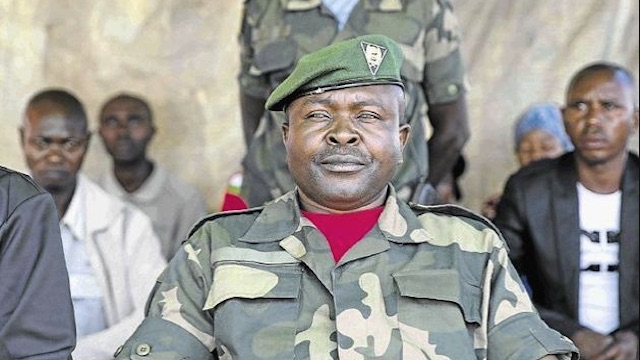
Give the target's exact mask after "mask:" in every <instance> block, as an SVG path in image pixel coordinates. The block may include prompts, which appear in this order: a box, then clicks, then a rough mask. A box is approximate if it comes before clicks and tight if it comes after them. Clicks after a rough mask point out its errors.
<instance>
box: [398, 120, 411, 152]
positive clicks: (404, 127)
mask: <svg viewBox="0 0 640 360" xmlns="http://www.w3.org/2000/svg"><path fill="white" fill-rule="evenodd" d="M398 135H399V136H400V145H402V150H404V147H405V145H407V142H408V141H409V137H410V136H411V125H409V124H401V125H400V128H399V129H398Z"/></svg>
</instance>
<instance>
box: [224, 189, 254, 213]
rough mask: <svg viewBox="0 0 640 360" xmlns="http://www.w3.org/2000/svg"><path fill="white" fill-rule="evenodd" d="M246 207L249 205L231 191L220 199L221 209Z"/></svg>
mask: <svg viewBox="0 0 640 360" xmlns="http://www.w3.org/2000/svg"><path fill="white" fill-rule="evenodd" d="M247 208H249V206H248V205H247V203H246V202H244V199H242V198H241V197H240V196H238V195H235V194H231V193H225V194H224V199H223V200H222V211H227V210H242V209H247Z"/></svg>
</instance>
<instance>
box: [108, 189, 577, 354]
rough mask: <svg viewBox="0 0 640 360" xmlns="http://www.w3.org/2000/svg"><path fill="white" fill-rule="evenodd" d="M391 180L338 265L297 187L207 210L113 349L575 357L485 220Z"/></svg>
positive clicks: (130, 351)
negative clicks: (375, 216)
mask: <svg viewBox="0 0 640 360" xmlns="http://www.w3.org/2000/svg"><path fill="white" fill-rule="evenodd" d="M390 189H391V190H390V195H389V197H388V199H387V201H386V204H385V209H384V211H383V212H382V214H381V215H380V218H379V220H378V223H377V225H376V226H375V227H374V228H373V229H372V230H371V231H370V232H369V233H368V234H367V235H366V236H365V237H364V238H363V239H362V240H361V241H360V242H358V243H357V244H356V245H355V246H354V247H353V248H352V249H351V250H349V251H348V252H347V253H346V254H345V256H344V257H343V258H342V259H341V260H340V262H339V263H338V264H335V263H334V260H333V256H332V254H331V251H330V249H329V247H328V244H327V240H326V239H325V238H324V236H323V235H322V234H321V233H320V232H319V230H318V229H317V228H316V227H314V225H313V224H312V223H311V222H310V221H308V220H307V219H306V218H304V217H302V216H301V213H300V210H299V205H298V202H297V199H296V192H295V191H293V192H290V193H287V194H285V195H284V196H282V197H281V198H279V199H277V200H275V201H274V202H273V203H270V204H267V205H266V206H265V207H264V208H255V209H250V210H246V211H240V212H235V213H224V214H217V215H213V216H211V217H210V218H209V219H205V220H204V221H202V222H201V223H200V224H199V226H197V227H196V228H195V229H194V231H193V232H192V233H193V234H192V236H191V237H190V239H189V240H188V242H187V243H186V244H185V245H184V246H183V248H182V250H181V251H180V252H179V253H178V254H177V255H176V257H175V258H174V259H173V260H172V263H171V264H170V266H169V267H168V268H167V270H166V271H165V272H164V273H163V275H162V276H161V277H160V282H159V284H158V286H157V287H156V289H155V291H154V293H153V294H152V297H151V298H150V301H149V308H148V317H147V318H146V319H145V321H144V322H143V323H142V325H141V326H140V327H139V328H138V330H137V331H136V333H135V334H134V335H133V336H132V337H131V338H130V339H129V340H128V341H127V343H126V345H125V347H124V349H121V351H120V353H119V357H118V359H137V360H142V359H167V360H168V359H210V358H211V356H212V355H211V352H216V353H217V354H218V357H219V359H223V360H230V359H235V360H258V359H259V360H285V359H311V360H326V359H349V360H357V359H387V360H389V359H391V360H401V359H404V360H421V359H432V360H449V359H450V360H465V359H517V360H527V359H539V358H541V357H543V356H544V355H545V354H562V355H559V358H560V359H571V358H573V359H577V358H578V357H577V352H576V351H577V350H576V349H575V347H573V344H572V343H571V342H570V341H569V340H568V339H567V338H565V337H563V336H561V335H560V334H559V333H557V332H556V331H554V330H551V329H550V328H549V327H548V326H547V325H546V324H545V323H544V322H542V320H540V318H539V316H538V314H537V312H536V311H535V310H534V308H533V307H532V304H531V302H530V300H529V298H528V296H527V294H526V292H525V290H524V288H523V286H522V284H521V283H520V281H519V278H518V276H517V274H516V272H515V270H514V268H513V267H512V265H511V263H510V262H509V260H508V257H507V250H506V249H505V246H504V244H503V241H502V239H501V238H500V237H499V235H498V234H497V233H496V232H495V231H494V229H493V228H492V227H491V226H490V225H489V224H488V223H485V222H484V220H482V219H481V218H479V217H477V216H476V215H473V214H471V213H469V212H467V211H465V210H463V209H462V208H458V207H453V206H440V207H432V208H426V207H420V206H419V205H418V206H419V207H414V208H410V207H409V206H408V205H406V204H405V203H404V202H401V201H399V200H398V199H397V197H396V194H395V191H394V190H393V189H392V188H390ZM572 356H573V357H572Z"/></svg>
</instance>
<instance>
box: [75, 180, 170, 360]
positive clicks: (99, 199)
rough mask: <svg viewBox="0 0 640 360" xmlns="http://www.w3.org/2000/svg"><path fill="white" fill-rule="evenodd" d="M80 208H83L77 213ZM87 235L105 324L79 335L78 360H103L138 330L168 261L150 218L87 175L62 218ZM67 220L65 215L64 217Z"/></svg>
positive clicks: (88, 248)
mask: <svg viewBox="0 0 640 360" xmlns="http://www.w3.org/2000/svg"><path fill="white" fill-rule="evenodd" d="M80 209H84V211H80ZM67 216H69V217H71V218H73V219H74V223H76V226H79V227H80V228H79V229H78V228H77V229H76V231H77V232H79V233H81V234H83V235H84V237H85V241H86V248H87V254H88V256H89V258H90V259H89V260H90V262H91V264H92V266H93V269H94V272H95V275H96V277H97V279H98V282H99V284H100V287H101V289H102V294H103V296H104V306H105V307H104V309H105V318H106V321H107V325H108V328H107V329H105V330H103V331H100V332H97V333H94V334H91V335H87V336H84V337H81V338H79V339H78V342H77V345H76V349H75V351H74V352H73V357H74V359H77V360H107V359H112V358H113V353H114V352H115V351H116V349H117V348H118V346H120V345H121V344H122V343H123V342H124V341H125V340H126V339H127V338H128V337H129V336H130V335H131V334H132V333H133V331H134V330H135V329H136V327H137V326H138V325H139V324H140V322H141V321H142V319H143V316H144V306H145V303H146V300H147V296H148V295H149V293H150V291H151V289H152V288H153V286H154V285H155V282H156V278H157V277H158V275H160V273H161V272H162V270H163V269H164V267H165V266H166V260H165V259H164V257H163V256H162V254H161V251H160V241H159V240H158V238H157V236H156V235H155V233H154V232H153V230H152V227H151V221H150V220H149V218H148V217H147V216H146V215H145V214H144V213H142V211H140V210H138V209H136V208H135V207H133V206H132V205H128V204H126V203H124V202H123V201H121V200H119V199H118V198H117V197H115V196H112V195H110V194H108V193H106V192H105V191H104V190H102V188H100V187H99V186H98V185H97V184H95V183H93V182H92V181H91V180H89V179H88V178H87V177H85V176H83V175H78V184H77V187H76V191H75V193H74V195H73V198H72V200H71V203H70V204H69V208H68V210H67V213H66V214H65V218H66V217H67ZM64 220H65V219H63V221H64Z"/></svg>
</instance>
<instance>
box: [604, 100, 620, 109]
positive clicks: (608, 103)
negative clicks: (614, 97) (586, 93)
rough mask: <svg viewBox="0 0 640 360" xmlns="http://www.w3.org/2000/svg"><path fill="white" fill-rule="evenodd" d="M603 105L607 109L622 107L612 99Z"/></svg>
mask: <svg viewBox="0 0 640 360" xmlns="http://www.w3.org/2000/svg"><path fill="white" fill-rule="evenodd" d="M602 107H603V108H605V109H606V110H617V109H618V108H620V106H618V104H616V103H614V102H611V101H607V102H604V103H603V104H602Z"/></svg>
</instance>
